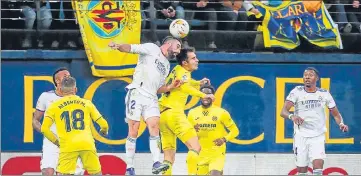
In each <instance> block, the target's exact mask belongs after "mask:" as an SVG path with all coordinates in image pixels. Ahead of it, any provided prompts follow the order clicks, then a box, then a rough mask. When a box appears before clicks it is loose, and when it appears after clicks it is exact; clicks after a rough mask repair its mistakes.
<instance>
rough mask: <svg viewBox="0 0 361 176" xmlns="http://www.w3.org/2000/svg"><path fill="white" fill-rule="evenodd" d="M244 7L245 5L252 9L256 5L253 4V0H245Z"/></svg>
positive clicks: (247, 8) (246, 7)
mask: <svg viewBox="0 0 361 176" xmlns="http://www.w3.org/2000/svg"><path fill="white" fill-rule="evenodd" d="M243 7H244V8H245V9H246V10H247V11H249V10H251V9H252V8H254V6H253V5H252V2H250V1H247V0H245V1H244V2H243Z"/></svg>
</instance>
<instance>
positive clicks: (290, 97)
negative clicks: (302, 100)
mask: <svg viewBox="0 0 361 176" xmlns="http://www.w3.org/2000/svg"><path fill="white" fill-rule="evenodd" d="M297 91H298V90H297V87H295V88H294V89H292V90H291V92H290V93H289V94H288V96H287V98H286V100H287V101H290V102H292V103H293V104H295V103H296V102H297Z"/></svg>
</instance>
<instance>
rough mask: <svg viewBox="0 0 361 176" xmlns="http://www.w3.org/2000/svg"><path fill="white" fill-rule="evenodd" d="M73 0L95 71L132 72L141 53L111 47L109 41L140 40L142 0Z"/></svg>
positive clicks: (115, 74)
mask: <svg viewBox="0 0 361 176" xmlns="http://www.w3.org/2000/svg"><path fill="white" fill-rule="evenodd" d="M72 2H73V9H74V10H76V20H77V22H78V24H79V28H80V33H81V36H82V38H83V43H84V48H85V51H86V55H87V57H88V61H89V65H90V67H91V70H92V74H93V75H94V76H98V77H120V76H129V75H132V74H133V72H134V67H135V64H136V63H137V61H138V55H136V54H127V53H121V52H119V51H117V50H112V49H111V48H110V47H108V44H109V43H110V42H111V41H113V42H116V43H129V44H138V43H140V34H141V12H140V1H123V0H106V1H99V0H86V1H83V0H77V1H72Z"/></svg>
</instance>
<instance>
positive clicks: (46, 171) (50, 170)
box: [41, 168, 55, 176]
mask: <svg viewBox="0 0 361 176" xmlns="http://www.w3.org/2000/svg"><path fill="white" fill-rule="evenodd" d="M41 172H42V174H43V175H45V176H50V175H55V170H54V169H53V168H45V169H42V170H41Z"/></svg>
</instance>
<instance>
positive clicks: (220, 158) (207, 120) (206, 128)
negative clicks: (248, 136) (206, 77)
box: [188, 85, 239, 175]
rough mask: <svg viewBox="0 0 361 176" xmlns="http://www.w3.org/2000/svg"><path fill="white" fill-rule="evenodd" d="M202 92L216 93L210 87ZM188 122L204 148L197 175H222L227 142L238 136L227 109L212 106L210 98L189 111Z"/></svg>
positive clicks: (200, 156) (205, 87) (206, 87)
mask: <svg viewBox="0 0 361 176" xmlns="http://www.w3.org/2000/svg"><path fill="white" fill-rule="evenodd" d="M201 91H202V92H203V93H205V94H214V92H215V90H214V88H213V87H212V86H210V85H205V86H202V87H201ZM188 120H189V122H190V123H191V124H192V125H193V126H194V128H195V129H196V131H197V134H198V139H199V142H200V144H201V147H202V150H201V153H200V155H199V161H198V169H197V175H209V174H210V175H222V174H223V167H224V162H225V159H226V158H225V157H226V156H225V153H226V142H227V141H229V140H230V139H233V138H235V137H237V136H238V134H239V130H238V127H237V125H236V124H235V123H234V121H233V120H232V118H231V116H230V115H229V113H228V112H227V111H226V110H225V109H223V108H220V107H218V106H215V105H212V101H211V100H210V99H208V98H203V99H201V105H200V106H198V107H195V108H193V109H191V110H190V111H189V113H188ZM226 129H227V130H228V131H229V133H228V132H227V131H226Z"/></svg>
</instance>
